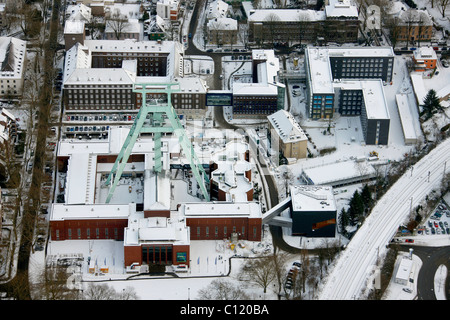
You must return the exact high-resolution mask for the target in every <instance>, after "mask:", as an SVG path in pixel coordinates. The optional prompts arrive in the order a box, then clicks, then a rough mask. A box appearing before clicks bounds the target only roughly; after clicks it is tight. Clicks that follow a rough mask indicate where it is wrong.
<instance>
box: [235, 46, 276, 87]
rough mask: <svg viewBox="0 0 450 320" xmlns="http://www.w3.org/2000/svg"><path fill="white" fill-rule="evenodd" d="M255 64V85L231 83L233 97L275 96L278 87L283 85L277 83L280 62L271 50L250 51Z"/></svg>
mask: <svg viewBox="0 0 450 320" xmlns="http://www.w3.org/2000/svg"><path fill="white" fill-rule="evenodd" d="M252 59H253V61H258V62H259V63H258V64H256V68H257V69H256V71H257V72H256V74H257V79H256V81H257V82H255V83H243V82H233V86H232V88H233V95H277V94H278V87H280V86H284V84H282V83H280V82H278V81H277V76H278V71H279V70H280V60H279V59H278V58H277V57H276V56H275V53H274V51H273V50H263V49H260V50H252Z"/></svg>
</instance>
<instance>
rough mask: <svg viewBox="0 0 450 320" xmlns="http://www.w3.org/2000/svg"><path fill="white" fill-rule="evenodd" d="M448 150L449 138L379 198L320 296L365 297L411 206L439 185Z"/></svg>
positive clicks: (445, 238)
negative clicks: (412, 171) (364, 291)
mask: <svg viewBox="0 0 450 320" xmlns="http://www.w3.org/2000/svg"><path fill="white" fill-rule="evenodd" d="M449 152H450V139H447V140H445V141H444V142H442V143H441V144H440V145H438V147H437V148H436V149H434V150H433V151H431V152H430V154H428V155H427V156H426V157H424V158H423V159H422V160H421V161H419V162H418V163H417V164H415V165H414V173H413V174H411V175H409V174H406V175H403V176H402V177H401V178H400V179H399V180H398V181H397V182H396V183H395V184H394V185H393V186H392V187H391V188H390V189H389V190H388V191H387V193H386V194H385V195H384V196H383V197H382V198H381V199H380V200H379V202H378V203H377V204H376V206H375V207H374V209H373V210H372V212H371V214H370V215H369V216H368V218H367V219H366V220H365V222H364V224H363V225H362V226H361V228H360V229H359V230H358V232H357V233H356V234H355V236H354V237H353V238H352V240H351V241H350V243H349V245H348V246H347V248H346V250H344V251H343V252H342V255H341V256H340V257H339V258H338V259H336V261H335V262H334V266H333V269H332V271H331V272H330V274H329V275H328V276H327V279H326V280H325V282H324V284H323V288H322V290H321V294H320V299H325V300H329V299H354V298H359V297H361V296H364V293H363V288H365V286H367V288H369V289H370V288H371V285H370V283H371V282H370V279H371V278H372V277H373V275H374V272H375V269H376V260H377V258H378V257H383V255H384V254H385V252H386V245H387V244H388V243H389V241H390V240H391V239H392V237H393V236H394V235H395V233H396V231H397V228H398V226H399V225H401V224H402V223H404V222H405V219H407V217H408V216H409V214H410V210H411V208H414V207H415V206H417V205H418V204H419V203H420V201H422V199H424V198H425V196H426V195H428V194H429V193H430V192H431V191H432V190H433V189H435V188H438V187H439V185H440V183H441V179H442V177H443V174H444V168H445V165H444V163H445V161H446V160H448V154H449ZM449 169H450V168H447V170H446V172H449V171H450V170H449ZM428 176H430V180H429V181H427V177H428ZM434 241H436V240H434ZM442 241H443V242H440V244H441V245H449V244H450V237H449V236H448V235H445V236H443V237H442ZM366 293H367V292H366Z"/></svg>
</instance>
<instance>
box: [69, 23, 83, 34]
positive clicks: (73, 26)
mask: <svg viewBox="0 0 450 320" xmlns="http://www.w3.org/2000/svg"><path fill="white" fill-rule="evenodd" d="M83 32H84V21H79V20H67V21H66V24H65V25H64V34H80V33H83Z"/></svg>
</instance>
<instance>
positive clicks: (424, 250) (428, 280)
mask: <svg viewBox="0 0 450 320" xmlns="http://www.w3.org/2000/svg"><path fill="white" fill-rule="evenodd" d="M409 248H412V249H413V250H414V251H413V254H414V255H416V256H418V257H419V258H420V260H421V261H422V267H421V268H420V271H419V275H418V278H417V299H418V300H436V295H435V292H434V277H435V275H436V272H437V269H438V268H439V266H440V265H445V266H446V267H447V272H450V254H449V252H450V247H448V246H446V247H423V246H416V245H414V246H408V245H402V246H401V247H400V250H402V251H406V252H408V251H409ZM445 288H446V292H445V295H446V298H447V300H448V299H449V298H450V277H448V276H447V280H446V284H445Z"/></svg>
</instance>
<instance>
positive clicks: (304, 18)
mask: <svg viewBox="0 0 450 320" xmlns="http://www.w3.org/2000/svg"><path fill="white" fill-rule="evenodd" d="M297 23H298V44H299V45H301V44H302V41H303V40H304V38H305V34H306V31H307V27H308V25H309V24H310V21H309V16H308V15H307V14H304V12H299V14H298V16H297Z"/></svg>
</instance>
